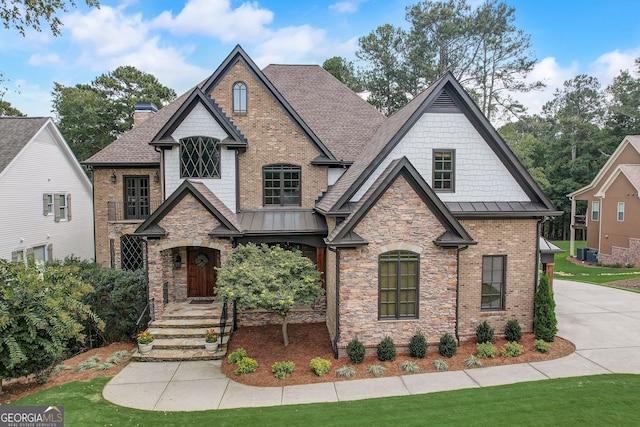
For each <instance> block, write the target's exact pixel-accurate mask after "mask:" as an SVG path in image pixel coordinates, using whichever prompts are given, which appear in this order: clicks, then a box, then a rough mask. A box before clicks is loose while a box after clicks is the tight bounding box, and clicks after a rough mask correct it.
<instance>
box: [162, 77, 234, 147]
mask: <svg viewBox="0 0 640 427" xmlns="http://www.w3.org/2000/svg"><path fill="white" fill-rule="evenodd" d="M196 105H202V106H203V107H204V108H205V109H206V110H207V112H208V113H209V114H210V115H211V117H213V119H214V120H215V121H216V122H218V124H219V125H220V126H221V127H222V129H223V130H224V131H225V132H226V134H227V138H226V139H225V140H223V141H221V144H222V145H226V146H234V147H244V146H246V145H247V140H246V138H245V137H244V135H242V133H240V131H239V130H238V128H236V126H235V125H234V124H233V123H232V122H231V120H230V119H229V118H228V117H227V115H226V114H224V113H223V112H222V110H221V109H220V107H219V106H218V104H216V103H215V102H213V100H212V99H211V98H209V97H208V96H207V95H205V94H204V92H202V90H201V89H200V88H199V87H196V88H194V89H193V90H192V91H191V94H190V95H189V96H188V97H187V98H186V100H185V101H184V102H183V103H182V104H181V105H180V107H179V108H178V109H177V110H176V112H175V113H174V114H173V116H172V117H171V118H170V119H169V120H168V121H167V122H166V123H165V124H164V126H163V127H162V129H160V130H159V131H158V133H157V134H156V136H155V137H154V138H153V139H152V140H151V142H150V144H151V145H154V146H160V147H166V146H173V145H178V142H177V141H176V140H174V139H173V137H172V136H171V135H172V134H173V132H174V131H175V130H176V128H177V127H178V126H179V125H180V124H181V123H182V122H183V121H184V119H185V118H186V117H187V116H188V115H189V113H190V112H191V111H193V109H194V108H195V107H196Z"/></svg>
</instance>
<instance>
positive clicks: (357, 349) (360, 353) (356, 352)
mask: <svg viewBox="0 0 640 427" xmlns="http://www.w3.org/2000/svg"><path fill="white" fill-rule="evenodd" d="M365 353H366V350H365V348H364V344H362V343H361V342H360V341H358V337H355V338H353V339H352V340H351V341H349V344H347V355H348V356H349V359H351V363H355V364H358V363H362V361H363V360H364V356H365Z"/></svg>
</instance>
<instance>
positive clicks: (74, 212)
mask: <svg viewBox="0 0 640 427" xmlns="http://www.w3.org/2000/svg"><path fill="white" fill-rule="evenodd" d="M0 195H2V203H0V235H1V236H2V237H1V238H0V258H4V259H12V260H20V259H24V257H25V256H26V255H27V254H31V253H33V255H34V257H35V258H36V260H44V261H49V260H51V259H63V258H65V257H66V256H69V255H74V256H76V257H79V258H81V259H93V258H94V233H93V205H92V187H91V181H90V180H89V179H88V177H87V175H86V174H85V173H84V170H83V169H82V167H81V166H80V164H79V163H78V160H77V159H76V158H75V156H74V155H73V152H72V151H71V149H70V148H69V146H68V145H67V143H66V141H65V140H64V137H63V136H62V134H61V133H60V131H59V130H58V128H57V127H56V125H55V124H54V123H53V120H51V118H47V117H35V118H26V117H25V118H22V117H19V118H18V117H3V118H0Z"/></svg>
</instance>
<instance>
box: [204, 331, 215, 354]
mask: <svg viewBox="0 0 640 427" xmlns="http://www.w3.org/2000/svg"><path fill="white" fill-rule="evenodd" d="M204 348H205V349H206V350H207V352H208V353H215V352H216V350H218V334H216V331H214V330H213V329H207V330H206V331H204Z"/></svg>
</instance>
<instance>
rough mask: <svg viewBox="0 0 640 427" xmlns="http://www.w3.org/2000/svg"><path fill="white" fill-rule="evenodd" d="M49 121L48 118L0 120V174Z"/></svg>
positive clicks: (7, 118) (8, 118)
mask: <svg viewBox="0 0 640 427" xmlns="http://www.w3.org/2000/svg"><path fill="white" fill-rule="evenodd" d="M47 120H49V118H48V117H2V118H0V172H2V171H3V170H4V169H5V168H6V167H7V166H8V165H9V163H11V161H12V160H13V159H14V157H16V156H17V155H18V153H19V152H20V151H21V150H22V149H23V148H24V146H25V145H27V143H28V142H29V141H31V139H32V138H33V137H34V136H35V134H36V133H37V132H38V131H39V130H40V129H41V128H42V126H44V124H45V123H46V122H47Z"/></svg>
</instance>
